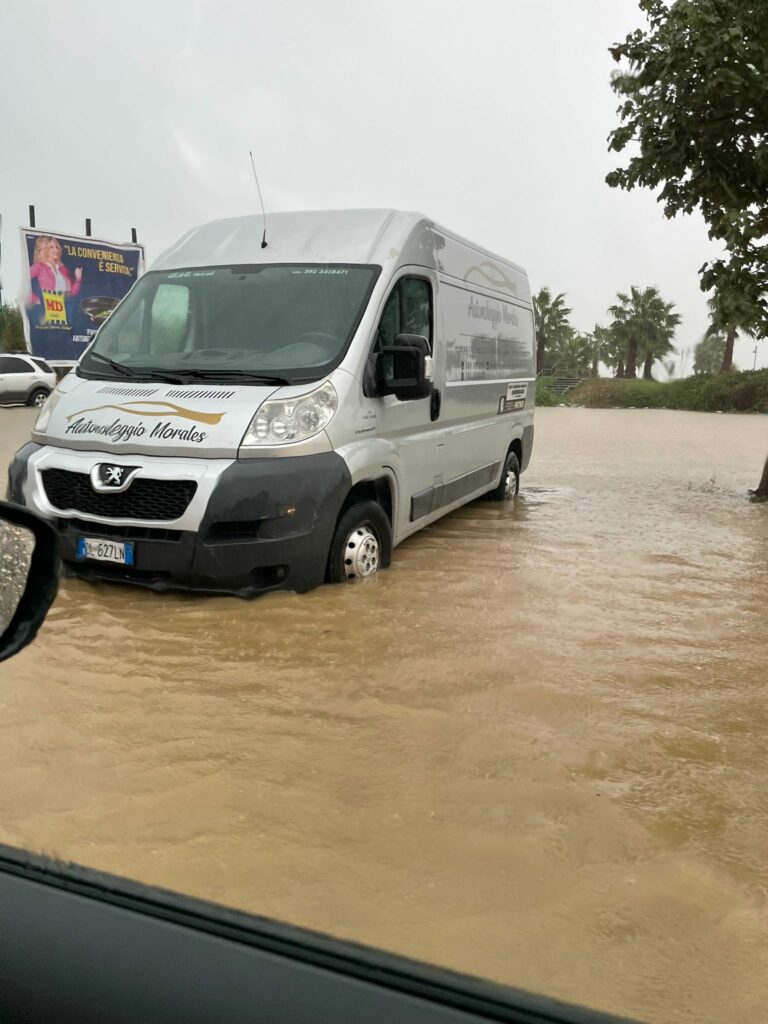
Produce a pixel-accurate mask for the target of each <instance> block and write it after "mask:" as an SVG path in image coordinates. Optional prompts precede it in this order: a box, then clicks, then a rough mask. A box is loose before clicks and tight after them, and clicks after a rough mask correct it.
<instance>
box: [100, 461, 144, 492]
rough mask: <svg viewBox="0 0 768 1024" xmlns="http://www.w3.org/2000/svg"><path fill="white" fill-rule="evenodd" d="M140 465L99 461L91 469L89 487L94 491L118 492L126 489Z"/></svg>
mask: <svg viewBox="0 0 768 1024" xmlns="http://www.w3.org/2000/svg"><path fill="white" fill-rule="evenodd" d="M140 469H141V466H117V465H115V464H114V463H109V462H100V463H98V464H97V465H95V466H94V467H93V469H92V470H91V487H92V488H93V489H94V491H99V492H101V493H104V492H105V491H111V492H113V493H118V494H119V493H120V492H121V491H125V490H127V488H128V487H129V486H130V483H131V481H132V480H133V478H134V476H136V474H137V473H138V471H139V470H140Z"/></svg>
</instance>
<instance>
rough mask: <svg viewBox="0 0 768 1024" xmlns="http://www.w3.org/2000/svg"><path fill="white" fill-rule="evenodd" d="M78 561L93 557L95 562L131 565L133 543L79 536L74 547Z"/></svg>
mask: <svg viewBox="0 0 768 1024" xmlns="http://www.w3.org/2000/svg"><path fill="white" fill-rule="evenodd" d="M75 557H76V558H77V560H78V562H82V561H84V560H85V559H86V558H93V559H95V560H96V561H97V562H117V563H118V564H119V565H133V544H128V543H125V544H119V543H117V542H116V541H113V540H98V539H96V538H93V537H80V538H79V540H78V542H77V547H76V548H75Z"/></svg>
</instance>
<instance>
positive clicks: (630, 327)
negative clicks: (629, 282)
mask: <svg viewBox="0 0 768 1024" xmlns="http://www.w3.org/2000/svg"><path fill="white" fill-rule="evenodd" d="M616 298H617V299H618V300H619V301H618V302H617V303H614V305H612V306H609V307H608V312H609V313H610V314H611V316H612V317H613V322H612V323H611V333H612V334H613V336H614V338H615V340H616V342H617V344H618V346H619V347H620V349H621V346H625V353H626V355H625V361H624V372H623V376H624V377H636V376H637V358H638V355H640V356H641V357H642V358H643V360H644V367H643V376H644V377H645V378H646V379H647V380H652V379H653V376H652V373H651V369H652V367H653V363H654V361H655V360H656V359H660V358H662V357H663V356H664V355H666V354H667V353H668V352H669V351H670V349H671V347H672V338H673V337H674V333H675V328H676V327H677V325H678V324H679V323H680V316H679V314H677V313H675V312H673V310H674V306H673V304H672V303H671V302H665V301H664V300H663V299H662V297H661V295H660V294H659V292H658V289H656V288H643V289H640V288H636V287H635V286H634V285H633V286H632V288H631V289H630V291H629V294H628V295H627V294H626V293H625V292H619V293H618V295H617V296H616Z"/></svg>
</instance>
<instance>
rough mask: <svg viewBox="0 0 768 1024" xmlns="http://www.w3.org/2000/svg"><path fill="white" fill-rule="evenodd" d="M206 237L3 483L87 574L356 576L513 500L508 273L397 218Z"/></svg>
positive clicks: (93, 354)
mask: <svg viewBox="0 0 768 1024" xmlns="http://www.w3.org/2000/svg"><path fill="white" fill-rule="evenodd" d="M263 231H264V221H263V219H262V218H261V217H258V216H253V217H243V218H236V219H231V220H220V221H214V222H213V223H210V224H205V225H203V226H202V227H199V228H195V229H194V230H192V231H190V232H189V233H188V234H186V235H185V236H184V237H183V238H182V239H181V240H180V241H179V242H178V243H177V244H176V245H174V246H173V247H172V248H170V249H169V250H168V251H167V252H165V253H164V254H163V255H162V256H161V257H160V258H159V259H158V260H157V261H156V262H155V264H154V266H153V267H152V269H151V271H150V272H149V273H147V274H146V275H145V276H144V277H142V278H141V279H140V280H139V281H138V282H137V283H136V285H135V286H134V287H133V289H132V290H131V291H130V292H129V294H128V295H127V296H126V297H125V298H124V299H123V301H122V302H121V303H120V305H119V306H118V307H117V309H116V310H115V312H114V313H113V314H112V315H111V317H110V318H109V320H108V321H107V322H106V323H105V324H104V325H103V326H102V327H101V329H100V330H99V332H98V334H97V336H96V338H95V341H94V343H93V344H92V345H91V347H90V348H89V349H88V351H87V352H86V353H85V354H84V355H83V357H82V359H81V361H80V363H79V364H78V366H77V368H76V369H75V370H74V371H73V372H71V373H69V374H68V375H67V376H66V377H65V378H64V379H63V380H62V381H61V383H60V384H59V385H58V387H57V388H56V390H55V392H54V393H53V395H52V396H51V397H50V399H49V400H48V402H47V403H46V405H45V406H44V408H43V410H42V412H41V414H40V417H39V419H38V421H37V423H36V425H35V428H34V431H33V435H32V442H31V443H29V444H27V445H25V446H24V447H23V448H22V449H21V450H20V451H19V452H18V453H17V455H16V457H15V459H14V461H13V463H12V465H11V468H10V484H9V497H10V499H11V500H12V501H17V502H19V503H22V504H24V505H27V506H28V507H29V508H31V509H33V510H34V511H36V512H37V513H38V514H39V515H41V516H43V517H45V518H46V519H48V520H51V521H53V522H54V523H55V524H56V526H57V528H58V531H59V534H60V540H61V552H62V557H63V559H64V560H65V562H66V563H67V564H68V565H69V567H70V568H71V569H73V570H74V571H75V572H77V574H78V575H81V576H84V577H86V578H90V579H110V580H122V581H126V582H131V583H141V584H144V585H146V586H150V587H152V588H154V589H157V590H164V589H170V588H182V589H200V590H204V591H218V592H225V593H232V594H239V595H243V596H246V595H253V594H258V593H262V592H265V591H269V590H277V589H283V590H295V591H305V590H309V589H310V588H312V587H315V586H317V585H318V584H320V583H322V582H323V581H324V580H330V581H342V580H345V579H356V578H359V577H364V576H370V575H371V574H373V573H375V572H376V571H377V570H378V569H380V568H385V567H386V566H387V565H388V564H389V562H390V558H391V554H392V548H393V547H394V546H395V545H396V544H399V543H400V541H402V540H404V539H405V538H406V537H408V536H409V535H410V534H412V533H414V532H415V531H416V530H419V529H421V528H422V527H424V526H427V525H428V524H429V523H432V522H434V521H435V520H436V519H438V518H439V517H440V516H443V515H445V514H446V513H447V512H450V511H452V510H453V509H456V508H458V507H459V506H460V505H463V504H464V503H465V502H468V501H472V500H473V499H475V498H479V497H480V496H482V495H487V496H489V497H491V498H496V499H498V500H505V499H509V498H511V497H513V496H514V494H515V493H516V492H517V488H518V481H519V474H520V472H522V470H524V469H525V468H526V466H527V464H528V461H529V459H530V457H531V447H532V444H533V414H534V397H535V370H534V357H535V344H534V325H533V315H532V310H531V295H530V288H529V285H528V279H527V277H526V274H525V272H524V271H523V270H521V269H520V268H519V267H517V266H515V265H514V264H512V263H509V262H507V261H506V260H502V259H499V258H498V257H497V256H493V255H491V254H490V253H488V252H486V251H485V250H483V249H480V248H478V247H477V246H475V245H471V244H470V243H469V242H466V241H464V240H462V239H460V238H458V237H456V236H455V235H453V234H451V233H450V232H449V231H446V230H444V229H443V228H441V227H439V226H438V225H436V224H434V223H433V222H432V221H430V220H428V219H426V218H425V217H423V216H422V215H420V214H416V213H401V212H397V211H394V210H349V211H326V212H322V211H316V212H301V213H283V214H275V215H273V216H271V217H270V218H269V220H268V228H267V233H266V245H264V243H263Z"/></svg>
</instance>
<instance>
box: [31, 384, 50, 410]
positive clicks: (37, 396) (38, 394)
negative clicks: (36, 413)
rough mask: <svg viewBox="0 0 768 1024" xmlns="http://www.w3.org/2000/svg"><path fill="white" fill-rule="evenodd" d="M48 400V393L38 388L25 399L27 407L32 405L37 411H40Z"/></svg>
mask: <svg viewBox="0 0 768 1024" xmlns="http://www.w3.org/2000/svg"><path fill="white" fill-rule="evenodd" d="M47 398H48V392H47V391H44V390H43V389H42V388H39V389H38V390H37V391H33V392H32V394H31V395H30V396H29V398H28V399H27V405H34V406H35V407H36V408H37V409H41V408H42V407H43V406H44V405H45V400H46V399H47Z"/></svg>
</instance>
